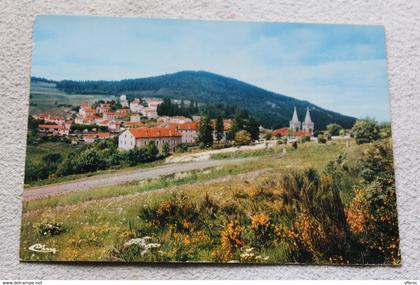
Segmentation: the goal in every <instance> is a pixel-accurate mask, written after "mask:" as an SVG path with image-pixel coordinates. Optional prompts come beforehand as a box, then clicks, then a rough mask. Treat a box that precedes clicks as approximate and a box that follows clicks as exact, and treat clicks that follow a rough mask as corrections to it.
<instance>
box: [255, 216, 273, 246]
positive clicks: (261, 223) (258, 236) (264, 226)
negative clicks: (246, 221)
mask: <svg viewBox="0 0 420 285" xmlns="http://www.w3.org/2000/svg"><path fill="white" fill-rule="evenodd" d="M251 229H252V233H253V236H254V244H255V245H256V246H258V247H263V246H266V245H268V244H270V243H271V242H272V241H273V239H274V237H275V235H274V226H273V225H272V224H271V222H270V217H269V216H267V215H266V214H255V215H252V216H251Z"/></svg>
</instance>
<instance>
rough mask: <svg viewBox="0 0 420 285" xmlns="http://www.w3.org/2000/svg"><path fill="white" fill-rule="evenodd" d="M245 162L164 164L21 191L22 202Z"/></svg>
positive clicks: (242, 160) (219, 161) (234, 160)
mask: <svg viewBox="0 0 420 285" xmlns="http://www.w3.org/2000/svg"><path fill="white" fill-rule="evenodd" d="M247 160H249V158H243V159H233V160H207V161H192V162H186V163H174V164H166V165H162V166H157V167H153V168H143V169H136V170H130V171H126V172H117V173H113V174H104V175H97V176H92V177H89V178H83V179H78V180H73V181H69V182H62V183H58V184H50V185H44V186H36V187H30V188H27V189H25V190H24V191H23V200H26V201H28V200H36V199H41V198H45V197H48V196H53V195H54V196H55V195H61V194H65V193H68V192H73V191H83V190H89V189H92V188H96V187H100V186H110V185H118V184H124V183H127V182H131V181H140V180H145V179H150V178H157V177H159V176H162V175H168V174H173V173H178V172H184V171H191V170H196V169H203V168H209V167H214V166H219V165H224V164H230V163H237V162H244V161H247Z"/></svg>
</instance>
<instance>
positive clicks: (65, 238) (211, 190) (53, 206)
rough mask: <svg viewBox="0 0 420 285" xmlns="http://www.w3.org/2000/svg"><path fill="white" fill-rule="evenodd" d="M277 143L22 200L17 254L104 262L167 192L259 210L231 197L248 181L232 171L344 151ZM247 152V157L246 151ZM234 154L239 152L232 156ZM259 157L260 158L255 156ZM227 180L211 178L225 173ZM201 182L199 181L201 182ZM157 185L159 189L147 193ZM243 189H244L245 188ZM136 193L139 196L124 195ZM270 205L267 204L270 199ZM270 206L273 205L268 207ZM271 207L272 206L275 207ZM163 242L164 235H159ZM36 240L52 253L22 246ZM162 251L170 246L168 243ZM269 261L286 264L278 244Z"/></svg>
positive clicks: (313, 161)
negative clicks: (46, 226)
mask: <svg viewBox="0 0 420 285" xmlns="http://www.w3.org/2000/svg"><path fill="white" fill-rule="evenodd" d="M365 147H366V146H357V145H355V144H354V143H352V144H351V147H350V149H349V150H348V154H349V157H350V158H351V157H352V156H360V152H361V151H362V150H363V149H364V148H365ZM281 149H282V146H278V147H277V146H276V147H275V148H274V149H273V150H267V151H270V152H271V151H272V152H273V154H272V155H269V153H267V152H264V151H261V152H254V151H253V152H243V153H242V154H241V155H243V156H242V157H250V156H253V157H255V158H256V159H255V160H252V161H248V160H247V161H246V163H242V164H240V163H237V164H232V165H225V166H223V167H216V168H212V169H207V170H204V171H192V172H186V173H183V174H177V175H170V176H165V177H162V178H161V179H153V180H148V181H143V182H137V183H130V184H125V185H120V186H112V187H101V188H95V189H91V190H88V191H80V192H72V193H68V194H65V195H62V196H57V197H50V198H45V199H40V200H33V201H27V202H24V205H23V211H24V213H23V218H22V228H21V249H20V256H21V258H22V259H23V260H71V261H77V260H83V261H109V260H110V252H111V251H112V250H113V248H115V247H116V246H118V245H121V243H123V242H124V241H126V240H127V239H129V238H130V237H133V236H135V231H134V230H135V229H139V228H142V227H143V226H144V225H143V224H142V221H141V220H140V219H139V218H138V214H139V209H141V208H142V207H148V206H151V205H156V204H157V203H161V202H162V201H164V200H166V199H169V198H170V197H171V195H172V192H176V193H182V192H184V193H186V194H187V195H188V198H189V200H190V201H192V202H197V201H202V199H203V197H204V195H205V194H206V193H208V194H209V195H210V196H211V197H212V199H215V200H216V201H218V202H217V204H218V205H219V206H220V207H229V205H230V204H232V205H237V206H239V207H243V208H244V210H245V211H249V213H252V211H255V210H256V209H260V210H263V209H265V207H266V204H264V203H267V202H263V203H262V204H259V203H260V202H258V203H257V202H252V203H249V202H246V201H245V200H244V201H243V202H241V201H242V200H241V201H238V198H236V196H235V195H236V194H235V193H236V192H237V191H244V189H249V191H251V192H250V193H252V191H253V190H252V189H253V187H252V185H253V183H254V181H245V180H244V179H243V178H242V177H241V176H237V175H238V174H241V173H244V172H250V171H255V170H261V171H262V172H263V173H264V174H263V175H262V176H261V177H258V178H257V180H259V179H263V178H264V177H267V175H268V176H270V175H274V176H276V175H281V173H286V172H287V171H290V170H295V169H303V168H306V167H309V166H311V167H314V168H316V169H318V170H319V171H322V169H323V168H324V167H325V165H326V164H327V163H328V161H330V160H335V159H336V158H337V156H338V154H340V153H342V152H343V151H344V150H345V146H344V142H334V143H333V144H330V145H318V144H316V143H306V144H303V145H299V147H298V149H297V150H292V149H288V152H287V155H286V156H284V157H282V156H280V155H279V154H280V153H281ZM250 153H252V155H251V154H250ZM233 155H234V156H233V157H238V155H239V154H233ZM258 158H260V159H258ZM228 175H230V176H229V178H227V179H228V180H227V181H224V180H216V181H209V180H212V179H215V178H220V179H222V177H226V176H228ZM206 181H208V182H207V183H205V184H203V183H201V182H206ZM155 189H162V191H152V190H155ZM247 191H248V190H247ZM135 193H142V194H141V195H130V194H135ZM270 203H271V202H270ZM272 206H275V205H272ZM275 207H277V206H275ZM52 222H62V223H63V224H64V228H65V232H64V233H62V234H60V235H57V236H45V237H44V236H40V234H39V232H38V228H39V226H40V224H42V223H52ZM161 238H162V239H163V240H164V239H165V237H161ZM35 243H42V244H45V245H46V246H48V247H54V248H56V249H57V250H58V252H57V253H56V254H37V253H32V252H30V251H28V247H29V246H30V245H32V244H35ZM166 247H168V248H167V249H166V248H165V250H168V249H169V248H170V245H168V244H167V245H166ZM269 251H270V254H269V253H268V252H267V253H266V255H269V256H270V259H269V260H268V261H269V262H286V261H287V258H288V256H287V247H286V246H285V245H284V244H280V245H278V246H276V247H275V248H272V249H270V250H269ZM210 253H211V252H210V251H209V249H206V248H204V249H202V250H200V251H199V252H198V253H197V254H198V255H197V256H195V257H194V258H197V260H201V261H203V260H210V258H211V255H210Z"/></svg>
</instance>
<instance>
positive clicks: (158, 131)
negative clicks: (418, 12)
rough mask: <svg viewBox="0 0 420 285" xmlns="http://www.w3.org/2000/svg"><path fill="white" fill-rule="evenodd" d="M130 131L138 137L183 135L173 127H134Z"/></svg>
mask: <svg viewBox="0 0 420 285" xmlns="http://www.w3.org/2000/svg"><path fill="white" fill-rule="evenodd" d="M129 132H130V133H131V134H132V135H133V136H134V137H135V138H136V139H138V138H161V137H182V135H181V134H180V133H179V132H177V131H176V130H175V129H173V128H133V129H129Z"/></svg>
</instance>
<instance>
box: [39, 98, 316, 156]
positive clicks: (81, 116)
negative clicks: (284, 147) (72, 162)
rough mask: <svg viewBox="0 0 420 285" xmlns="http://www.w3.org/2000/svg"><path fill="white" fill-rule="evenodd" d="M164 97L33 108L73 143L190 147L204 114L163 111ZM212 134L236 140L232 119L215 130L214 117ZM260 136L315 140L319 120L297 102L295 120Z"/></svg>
mask: <svg viewBox="0 0 420 285" xmlns="http://www.w3.org/2000/svg"><path fill="white" fill-rule="evenodd" d="M162 102H163V101H162V100H161V99H157V98H150V97H146V98H141V99H140V98H134V99H133V100H132V101H131V102H129V100H128V99H127V96H126V95H121V96H120V97H119V102H115V101H112V102H108V101H107V102H104V101H98V102H95V103H89V102H82V103H81V104H80V106H79V108H78V112H76V111H72V113H70V115H69V116H66V117H65V116H57V115H51V114H48V113H42V114H34V115H33V116H32V117H33V118H34V119H36V120H39V121H40V122H42V123H40V124H39V125H38V131H39V133H41V134H44V135H46V136H53V137H66V138H68V139H69V140H70V142H71V144H79V143H87V144H91V143H94V142H96V141H100V140H106V139H112V138H114V137H116V136H118V148H119V149H120V150H130V149H134V148H142V147H145V146H147V145H148V144H149V143H150V142H151V141H153V142H154V143H155V145H156V146H157V148H158V150H159V152H162V150H163V147H164V145H167V146H166V147H167V148H169V152H174V151H175V150H176V148H177V146H179V145H180V144H182V145H184V146H186V147H196V146H197V145H198V136H199V125H200V120H201V119H202V118H201V117H200V116H192V118H188V117H185V116H161V115H159V114H158V106H159V105H160V104H161V103H162ZM210 121H211V125H212V128H213V139H214V141H217V142H218V143H225V142H228V141H231V140H234V137H232V136H229V133H230V131H231V129H232V125H233V120H232V119H230V118H223V120H222V121H223V132H222V133H221V134H217V133H216V127H215V126H216V119H214V118H213V119H211V120H210ZM258 131H259V136H258V140H256V141H257V142H263V141H267V140H269V139H271V138H279V137H283V138H287V140H286V141H285V142H286V143H287V142H289V143H293V142H295V141H297V140H298V139H299V138H307V140H316V138H315V137H314V136H313V134H314V122H313V121H312V119H311V115H310V111H309V108H307V110H306V115H305V119H304V121H303V122H301V121H300V120H299V118H298V115H297V112H296V108H295V109H294V112H293V116H292V118H291V120H290V123H289V127H283V128H279V129H275V130H269V129H265V128H263V127H262V126H260V127H259V128H258Z"/></svg>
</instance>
